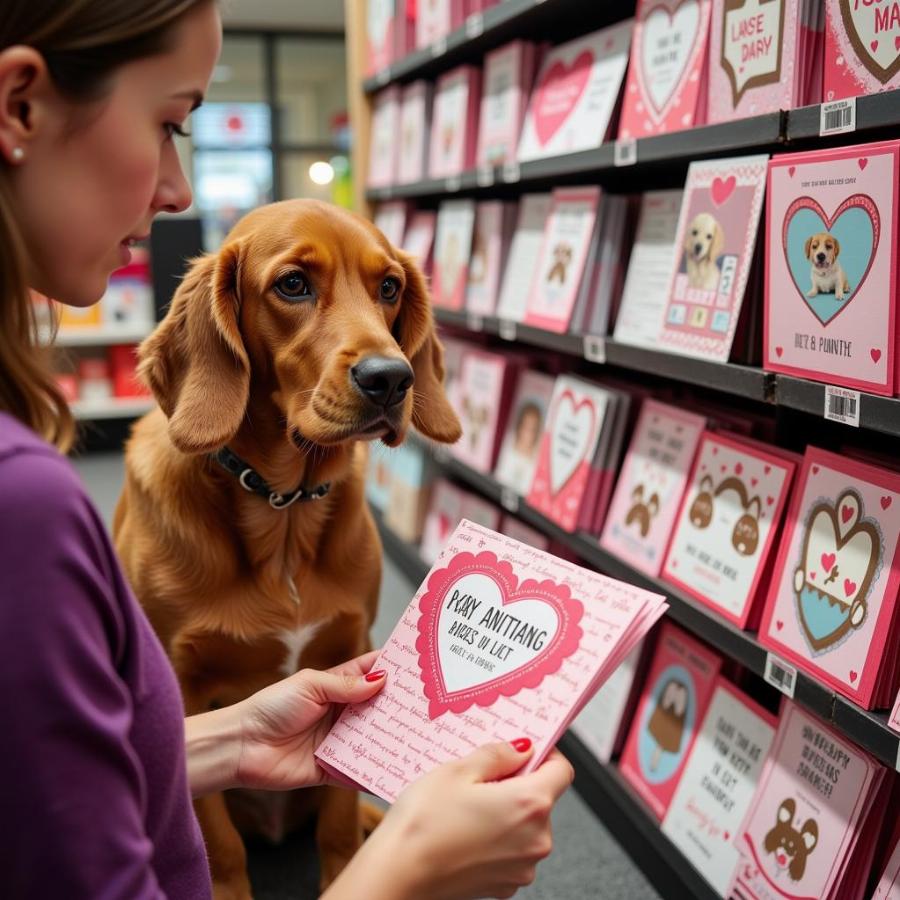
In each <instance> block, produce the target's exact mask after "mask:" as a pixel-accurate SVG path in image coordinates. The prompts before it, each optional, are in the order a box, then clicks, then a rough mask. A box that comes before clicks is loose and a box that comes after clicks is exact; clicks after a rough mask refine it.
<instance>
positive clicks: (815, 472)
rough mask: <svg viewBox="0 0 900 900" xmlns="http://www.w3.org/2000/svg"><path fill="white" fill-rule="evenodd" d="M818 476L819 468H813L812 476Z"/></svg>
mask: <svg viewBox="0 0 900 900" xmlns="http://www.w3.org/2000/svg"><path fill="white" fill-rule="evenodd" d="M818 474H819V467H818V466H813V475H818Z"/></svg>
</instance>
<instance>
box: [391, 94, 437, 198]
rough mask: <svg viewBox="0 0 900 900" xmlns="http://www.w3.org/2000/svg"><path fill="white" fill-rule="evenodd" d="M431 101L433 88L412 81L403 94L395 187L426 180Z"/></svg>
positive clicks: (401, 97)
mask: <svg viewBox="0 0 900 900" xmlns="http://www.w3.org/2000/svg"><path fill="white" fill-rule="evenodd" d="M432 100H433V95H432V87H431V83H430V82H428V81H414V82H413V83H412V84H408V85H406V87H404V88H403V90H402V93H401V95H400V148H399V150H398V151H397V152H398V159H397V184H410V183H411V182H413V181H421V180H422V179H423V178H424V177H425V168H426V163H427V162H428V135H429V133H430V131H431V104H432Z"/></svg>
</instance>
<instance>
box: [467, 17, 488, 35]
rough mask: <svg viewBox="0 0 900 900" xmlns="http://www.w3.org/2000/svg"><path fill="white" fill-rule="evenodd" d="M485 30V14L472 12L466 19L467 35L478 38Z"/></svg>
mask: <svg viewBox="0 0 900 900" xmlns="http://www.w3.org/2000/svg"><path fill="white" fill-rule="evenodd" d="M483 31H484V16H483V15H482V14H481V13H472V15H471V16H469V18H468V19H466V37H467V38H469V39H470V40H471V39H472V38H477V37H479V36H480V35H481V33H482V32H483Z"/></svg>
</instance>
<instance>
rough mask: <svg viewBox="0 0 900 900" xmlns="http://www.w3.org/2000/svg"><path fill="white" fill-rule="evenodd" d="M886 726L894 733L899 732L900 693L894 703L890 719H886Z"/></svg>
mask: <svg viewBox="0 0 900 900" xmlns="http://www.w3.org/2000/svg"><path fill="white" fill-rule="evenodd" d="M888 726H889V727H891V728H893V729H894V731H900V692H898V694H897V699H896V700H895V701H894V708H893V709H892V710H891V717H890V718H889V719H888Z"/></svg>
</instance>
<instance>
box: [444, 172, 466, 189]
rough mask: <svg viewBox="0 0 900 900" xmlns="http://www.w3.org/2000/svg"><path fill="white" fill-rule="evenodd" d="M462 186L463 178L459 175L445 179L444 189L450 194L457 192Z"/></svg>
mask: <svg viewBox="0 0 900 900" xmlns="http://www.w3.org/2000/svg"><path fill="white" fill-rule="evenodd" d="M461 187H462V178H461V177H460V176H459V175H451V176H450V177H449V178H447V179H446V180H445V181H444V190H445V191H446V192H447V193H448V194H455V193H456V192H457V191H458V190H459V189H460V188H461Z"/></svg>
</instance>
